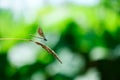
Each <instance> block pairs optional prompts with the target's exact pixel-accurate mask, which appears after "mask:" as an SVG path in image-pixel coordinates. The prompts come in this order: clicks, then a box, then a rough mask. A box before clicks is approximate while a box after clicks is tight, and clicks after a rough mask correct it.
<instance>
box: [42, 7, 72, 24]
mask: <svg viewBox="0 0 120 80" xmlns="http://www.w3.org/2000/svg"><path fill="white" fill-rule="evenodd" d="M69 17H70V14H69V12H68V11H67V9H63V8H62V9H57V10H55V11H53V12H51V13H49V14H48V15H46V16H44V17H43V19H42V24H43V25H44V26H49V25H53V24H55V23H58V22H60V21H63V20H65V19H67V18H69Z"/></svg>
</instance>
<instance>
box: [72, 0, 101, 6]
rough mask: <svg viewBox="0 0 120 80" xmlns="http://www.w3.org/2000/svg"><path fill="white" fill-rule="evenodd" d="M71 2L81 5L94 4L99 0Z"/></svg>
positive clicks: (76, 0)
mask: <svg viewBox="0 0 120 80" xmlns="http://www.w3.org/2000/svg"><path fill="white" fill-rule="evenodd" d="M71 2H72V3H75V4H77V5H82V6H94V5H96V4H98V3H99V2H100V0H71Z"/></svg>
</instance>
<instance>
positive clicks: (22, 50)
mask: <svg viewBox="0 0 120 80" xmlns="http://www.w3.org/2000/svg"><path fill="white" fill-rule="evenodd" d="M36 49H38V48H37V47H36V46H32V45H31V44H27V43H26V44H25V43H24V44H19V45H16V46H15V47H13V48H12V49H10V51H9V53H8V60H9V61H10V63H11V64H12V65H15V66H16V67H21V66H24V65H27V64H32V63H34V62H35V61H36V55H37V54H36V53H37V52H36V51H37V50H36Z"/></svg>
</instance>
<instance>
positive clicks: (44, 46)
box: [31, 40, 62, 64]
mask: <svg viewBox="0 0 120 80" xmlns="http://www.w3.org/2000/svg"><path fill="white" fill-rule="evenodd" d="M31 41H32V40H31ZM32 42H34V43H36V44H37V45H40V46H41V47H42V48H44V49H45V50H46V51H47V52H48V53H50V54H52V55H53V56H54V57H55V58H56V59H57V60H58V61H59V62H60V63H61V64H62V61H61V60H60V58H59V57H58V56H57V54H56V53H55V52H54V51H53V50H52V49H51V48H49V47H48V46H46V45H44V44H42V43H40V42H35V41H32Z"/></svg>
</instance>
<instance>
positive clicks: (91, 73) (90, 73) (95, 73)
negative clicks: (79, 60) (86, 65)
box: [74, 69, 100, 80]
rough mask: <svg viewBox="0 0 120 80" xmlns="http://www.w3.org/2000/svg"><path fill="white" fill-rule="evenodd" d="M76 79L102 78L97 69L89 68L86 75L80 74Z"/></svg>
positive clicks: (95, 79)
mask: <svg viewBox="0 0 120 80" xmlns="http://www.w3.org/2000/svg"><path fill="white" fill-rule="evenodd" d="M74 80H100V74H99V72H98V71H97V70H96V69H89V70H88V71H87V72H86V74H85V75H83V76H78V77H76V78H75V79H74Z"/></svg>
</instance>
